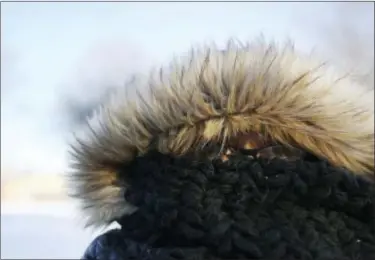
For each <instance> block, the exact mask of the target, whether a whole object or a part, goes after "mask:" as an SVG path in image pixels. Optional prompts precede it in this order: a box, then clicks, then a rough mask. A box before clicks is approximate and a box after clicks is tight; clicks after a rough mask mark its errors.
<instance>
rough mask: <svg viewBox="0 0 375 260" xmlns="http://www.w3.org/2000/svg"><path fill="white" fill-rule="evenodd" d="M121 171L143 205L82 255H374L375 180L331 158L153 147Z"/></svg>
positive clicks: (306, 259) (130, 193)
mask: <svg viewBox="0 0 375 260" xmlns="http://www.w3.org/2000/svg"><path fill="white" fill-rule="evenodd" d="M121 172H126V176H124V177H123V178H126V181H127V183H129V184H130V188H129V189H127V191H126V194H124V196H125V198H126V200H127V201H129V202H130V203H131V204H133V205H135V206H137V207H138V208H139V210H138V211H137V212H136V213H134V214H133V215H130V216H125V217H123V218H122V219H120V220H118V222H119V223H120V225H121V229H120V230H115V231H111V232H109V233H107V234H104V235H102V236H101V237H99V238H97V240H96V241H94V242H93V243H92V245H91V247H90V248H89V249H88V250H87V253H86V257H85V259H150V260H151V259H152V260H156V259H167V260H169V259H170V260H175V259H185V260H186V259H196V260H203V259H279V260H282V259H283V260H284V259H285V260H293V259H301V260H313V259H314V260H331V259H332V260H333V259H338V260H347V259H358V260H359V259H363V260H371V259H375V199H374V198H375V186H374V184H373V183H371V182H369V181H367V180H365V179H362V178H361V177H359V176H355V175H353V174H351V173H349V172H347V171H345V170H343V169H339V168H335V167H332V166H331V165H329V164H328V163H327V162H324V161H320V160H309V159H301V160H298V161H294V162H290V161H285V160H281V159H273V160H271V161H268V160H264V159H250V158H249V157H248V156H247V155H245V154H242V153H240V152H238V153H235V154H233V155H231V157H230V160H228V161H226V162H222V161H221V160H208V159H207V160H204V161H203V160H199V161H194V160H192V159H191V158H189V157H182V158H174V157H171V156H167V155H162V154H160V153H157V152H151V153H149V154H147V155H146V156H143V157H140V158H137V159H136V160H135V161H134V162H133V163H132V164H131V165H129V166H128V167H126V169H123V171H120V174H121ZM124 175H125V174H124ZM98 248H100V249H98ZM95 250H96V251H97V252H95V253H93V252H94V251H95ZM90 256H96V257H95V258H90Z"/></svg>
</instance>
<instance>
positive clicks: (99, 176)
mask: <svg viewBox="0 0 375 260" xmlns="http://www.w3.org/2000/svg"><path fill="white" fill-rule="evenodd" d="M128 87H129V88H142V93H138V94H137V95H136V97H135V98H134V97H130V96H127V95H126V93H125V91H124V92H119V93H117V94H116V96H114V97H113V98H112V99H111V100H110V102H108V103H107V104H104V105H103V106H102V107H101V108H100V110H99V111H97V113H96V114H95V115H94V117H93V118H92V119H90V120H89V121H88V124H87V126H88V127H87V131H85V133H84V134H85V135H82V136H77V138H76V142H75V143H74V144H73V145H72V151H71V152H72V155H73V158H74V161H73V163H72V167H73V168H74V172H73V173H72V174H71V180H70V184H71V187H72V188H73V195H74V196H75V197H77V198H78V199H80V200H81V201H82V206H83V210H84V214H85V217H86V218H87V224H88V225H95V226H100V225H103V224H108V223H110V222H111V221H113V220H114V219H117V218H119V217H121V216H123V215H125V214H131V213H133V212H134V211H136V208H135V207H134V206H133V205H131V204H129V203H128V202H127V201H126V200H125V197H124V192H125V190H126V189H127V183H125V182H124V180H123V178H121V176H119V173H118V169H119V167H121V165H124V164H129V163H131V162H132V160H133V159H134V158H135V157H139V156H142V155H144V154H145V153H146V152H148V151H150V150H156V151H158V152H161V153H164V154H170V155H174V156H179V155H184V154H187V153H195V154H198V155H203V156H205V155H207V156H209V154H210V152H209V151H210V150H209V147H210V146H211V145H219V146H220V147H222V148H225V147H226V146H227V145H228V144H229V143H230V142H231V141H232V140H234V139H236V138H237V137H239V136H243V135H245V134H247V133H259V134H261V135H262V136H263V137H264V138H265V139H267V140H271V142H273V143H278V144H282V145H287V146H294V147H298V148H300V149H302V150H305V151H308V152H309V153H311V154H314V155H315V156H317V157H320V158H323V159H325V160H327V161H328V162H330V163H331V164H333V165H335V166H338V167H343V168H346V169H348V170H349V171H351V172H354V173H356V174H359V175H364V176H372V175H373V174H374V91H373V90H370V91H369V90H368V89H366V88H364V87H362V86H360V85H357V84H356V83H354V82H352V81H350V79H349V77H346V76H345V75H344V74H339V73H337V72H335V71H334V70H333V69H332V68H330V67H329V66H328V65H327V64H322V63H320V62H319V61H314V60H313V59H311V57H309V56H308V55H302V54H300V53H297V51H295V50H294V48H293V46H291V45H286V46H278V45H276V44H273V43H271V44H266V43H264V42H261V41H260V42H254V43H250V44H247V45H240V44H235V43H230V44H228V46H227V48H226V49H225V50H221V49H218V48H216V47H209V48H204V49H203V50H193V51H192V52H191V53H190V54H189V57H188V58H182V59H179V60H176V61H174V62H173V63H172V65H171V66H170V67H168V68H167V69H162V70H160V71H159V72H158V73H151V75H150V77H149V78H147V79H140V80H136V81H134V82H132V83H131V84H130V86H128Z"/></svg>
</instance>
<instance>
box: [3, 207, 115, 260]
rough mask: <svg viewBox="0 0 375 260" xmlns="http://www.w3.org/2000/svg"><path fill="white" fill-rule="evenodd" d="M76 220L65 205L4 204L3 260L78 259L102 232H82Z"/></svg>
mask: <svg viewBox="0 0 375 260" xmlns="http://www.w3.org/2000/svg"><path fill="white" fill-rule="evenodd" d="M77 216H78V214H77V213H76V211H75V210H74V208H73V207H72V206H71V205H68V204H66V203H43V204H32V203H28V204H27V205H22V206H21V205H20V204H7V203H3V202H2V205H1V259H26V258H27V259H79V258H80V257H81V256H82V254H83V252H84V251H85V249H86V247H87V246H88V245H89V243H90V242H91V241H92V239H93V238H94V237H95V236H97V235H98V234H99V233H101V232H103V230H98V231H94V230H92V229H91V230H90V229H86V230H85V229H83V224H82V221H80V220H79V219H78V218H77ZM111 228H113V226H112V227H111Z"/></svg>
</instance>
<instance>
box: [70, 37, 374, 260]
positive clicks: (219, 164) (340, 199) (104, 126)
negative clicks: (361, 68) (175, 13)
mask: <svg viewBox="0 0 375 260" xmlns="http://www.w3.org/2000/svg"><path fill="white" fill-rule="evenodd" d="M137 83H140V86H143V87H144V86H147V84H149V86H150V88H149V89H147V90H146V91H145V90H144V88H143V91H145V92H144V93H142V94H139V95H138V96H137V98H134V97H127V96H125V95H121V94H118V95H116V97H114V99H113V100H111V102H109V103H108V104H106V105H104V106H103V107H102V109H101V110H100V111H99V112H98V113H97V114H96V115H95V117H94V118H93V119H92V120H91V121H90V122H89V124H88V126H90V127H89V131H87V132H86V133H85V136H82V137H77V142H76V143H75V144H73V146H72V152H73V155H74V159H75V161H74V164H73V165H72V166H74V168H75V169H76V170H75V172H74V173H73V174H72V176H71V177H72V178H71V184H72V187H73V188H74V196H75V197H77V198H79V199H80V200H81V201H82V203H83V204H82V205H83V213H84V216H85V217H86V218H87V224H88V225H92V226H100V225H105V224H109V223H111V222H113V221H116V222H118V223H119V224H120V226H121V228H120V229H118V230H111V231H109V232H107V233H105V234H103V235H101V236H99V237H98V238H96V239H95V240H94V241H93V242H92V243H91V245H90V246H89V247H88V249H87V251H86V252H85V254H84V257H83V259H142V260H146V259H149V260H155V259H160V260H162V259H171V260H172V259H202V260H203V259H264V260H265V259H285V260H289V259H291V260H292V259H319V260H323V259H325V260H328V259H340V260H346V259H363V260H370V259H375V182H374V179H375V178H374V92H373V90H370V91H369V90H368V89H366V88H364V87H362V86H359V85H355V84H354V83H352V82H351V81H350V80H349V79H348V78H342V77H341V75H340V74H337V73H336V72H335V71H333V69H331V68H327V67H326V66H321V64H319V63H317V62H314V61H312V59H311V58H310V57H307V56H304V55H302V54H297V52H296V51H295V50H294V49H293V48H292V47H291V46H285V47H284V48H280V47H278V46H276V44H265V43H263V42H255V43H252V44H248V45H246V46H238V45H235V44H229V45H228V47H227V49H226V50H225V51H222V50H217V49H216V48H208V49H207V50H204V51H193V52H192V53H191V55H190V57H189V59H188V60H182V61H180V62H176V63H174V64H173V65H172V66H171V67H170V68H169V69H167V71H165V70H161V71H160V73H159V74H158V75H157V77H156V76H153V75H151V76H150V80H149V81H147V82H139V81H134V82H133V85H132V87H136V86H137ZM126 99H127V100H126Z"/></svg>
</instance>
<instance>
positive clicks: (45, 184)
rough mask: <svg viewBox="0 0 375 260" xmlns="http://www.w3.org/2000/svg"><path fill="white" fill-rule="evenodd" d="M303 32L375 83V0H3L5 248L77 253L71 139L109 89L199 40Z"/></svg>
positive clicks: (303, 41) (298, 36) (309, 45)
mask: <svg viewBox="0 0 375 260" xmlns="http://www.w3.org/2000/svg"><path fill="white" fill-rule="evenodd" d="M260 33H262V34H263V35H264V36H265V38H266V39H275V40H278V41H284V40H286V38H287V37H289V38H291V39H293V41H294V42H295V45H296V48H297V49H301V50H304V51H311V50H314V51H315V52H316V53H318V54H319V55H321V56H322V57H323V58H324V59H327V60H331V61H332V62H335V63H336V64H337V65H338V66H342V67H344V68H347V69H351V70H352V71H355V72H356V75H357V80H359V81H361V82H363V83H365V84H367V85H368V86H369V87H373V79H374V78H373V77H374V72H373V70H374V3H370V2H369V3H303V2H300V3H275V2H273V3H187V2H185V3H157V2H155V3H98V2H97V3H94V2H92V3H73V2H70V3H61V2H60V3H57V2H54V3H47V2H44V3H43V2H39V3H35V2H34V3H27V2H18V3H17V2H13V3H1V258H2V259H15V258H28V259H33V258H34V259H36V258H39V259H42V258H44V259H57V258H60V259H63V258H65V259H67V258H70V259H74V258H75V259H77V258H79V257H80V256H81V255H82V253H83V251H84V249H85V247H86V246H87V245H88V243H89V242H90V240H91V239H93V237H94V236H95V235H97V234H98V232H101V230H98V231H93V230H84V229H83V228H82V227H83V225H82V223H81V221H80V218H79V215H78V212H77V210H76V207H75V205H74V204H73V203H72V202H71V201H70V200H69V199H68V198H67V197H66V196H65V189H64V183H63V179H62V176H63V174H64V173H66V171H67V156H66V148H67V147H66V142H67V140H68V138H69V135H70V133H71V131H73V130H75V129H77V128H79V126H80V124H81V122H82V120H83V119H84V118H85V117H86V116H88V115H90V113H91V112H92V109H93V108H95V107H96V106H97V104H98V102H100V101H101V100H103V99H104V98H105V97H106V95H107V94H108V92H109V91H110V90H111V89H113V88H117V87H121V86H124V84H125V81H126V80H127V79H128V78H129V77H130V76H131V75H132V73H136V72H147V70H148V69H149V68H152V67H154V66H157V65H158V64H161V63H165V62H167V61H168V59H170V58H171V57H172V56H173V55H179V54H182V55H184V53H186V51H188V50H189V48H190V47H191V46H192V45H194V44H202V43H209V42H212V41H214V42H216V43H217V44H218V45H219V46H220V45H223V44H225V41H226V40H227V39H228V38H229V37H235V38H237V39H239V40H243V41H245V40H248V39H252V38H254V37H257V36H259V34H260Z"/></svg>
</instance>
